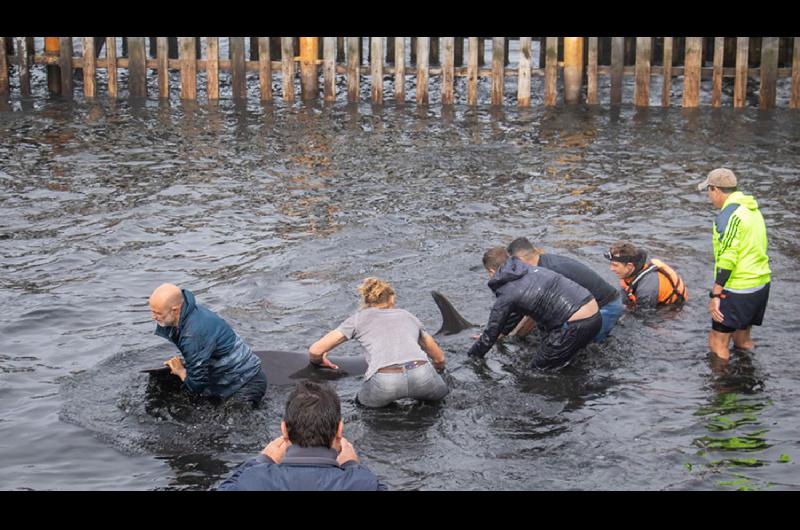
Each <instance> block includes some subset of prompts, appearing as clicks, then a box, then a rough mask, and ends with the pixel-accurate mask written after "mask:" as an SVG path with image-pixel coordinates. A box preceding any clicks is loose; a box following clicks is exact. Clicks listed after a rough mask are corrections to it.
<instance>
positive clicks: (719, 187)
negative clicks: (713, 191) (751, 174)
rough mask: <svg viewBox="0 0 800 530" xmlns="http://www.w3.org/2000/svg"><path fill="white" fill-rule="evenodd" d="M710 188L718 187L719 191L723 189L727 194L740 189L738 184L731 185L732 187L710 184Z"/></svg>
mask: <svg viewBox="0 0 800 530" xmlns="http://www.w3.org/2000/svg"><path fill="white" fill-rule="evenodd" d="M709 188H717V189H718V190H719V191H721V192H722V193H724V194H726V195H727V194H728V193H733V192H734V191H736V190H738V189H739V188H738V187H737V186H730V187H722V186H709Z"/></svg>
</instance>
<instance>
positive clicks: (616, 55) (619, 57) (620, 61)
mask: <svg viewBox="0 0 800 530" xmlns="http://www.w3.org/2000/svg"><path fill="white" fill-rule="evenodd" d="M624 68H625V37H611V104H612V105H621V104H622V74H623V71H624Z"/></svg>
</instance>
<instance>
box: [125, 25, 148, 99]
mask: <svg viewBox="0 0 800 530" xmlns="http://www.w3.org/2000/svg"><path fill="white" fill-rule="evenodd" d="M146 60H147V57H146V56H145V52H144V37H128V91H129V93H130V95H131V97H134V98H146V97H147V68H146V67H145V64H146V62H145V61H146Z"/></svg>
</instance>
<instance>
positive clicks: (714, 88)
mask: <svg viewBox="0 0 800 530" xmlns="http://www.w3.org/2000/svg"><path fill="white" fill-rule="evenodd" d="M724 62H725V37H714V73H713V75H712V81H711V106H712V107H720V106H721V105H722V67H723V65H724Z"/></svg>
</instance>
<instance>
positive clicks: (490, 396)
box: [0, 99, 800, 490]
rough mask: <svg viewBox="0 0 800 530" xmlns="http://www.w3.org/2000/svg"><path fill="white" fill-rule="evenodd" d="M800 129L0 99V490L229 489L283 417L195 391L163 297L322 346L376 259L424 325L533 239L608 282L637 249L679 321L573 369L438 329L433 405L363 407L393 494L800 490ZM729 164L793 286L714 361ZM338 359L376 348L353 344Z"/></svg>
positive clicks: (459, 303)
mask: <svg viewBox="0 0 800 530" xmlns="http://www.w3.org/2000/svg"><path fill="white" fill-rule="evenodd" d="M799 141H800V120H799V119H798V114H797V112H792V111H788V110H786V109H780V110H778V111H775V112H760V111H757V110H753V109H746V110H744V111H740V112H735V111H733V110H732V109H714V110H712V109H708V108H704V109H701V110H699V111H687V110H682V109H677V108H675V109H650V110H639V111H637V110H634V109H633V108H630V107H622V108H617V109H608V108H591V109H589V108H585V107H577V108H572V109H570V108H563V107H559V108H554V109H547V110H544V109H543V108H542V107H541V106H534V107H532V108H531V109H517V108H514V107H506V108H504V109H502V110H497V109H495V110H492V109H489V108H483V107H481V108H475V109H472V108H467V107H464V106H460V105H457V106H455V107H453V108H450V109H442V108H440V107H439V106H436V105H432V106H431V107H430V108H427V109H423V108H417V107H416V106H415V105H413V104H409V105H407V106H406V107H396V106H394V105H387V106H385V107H372V106H370V105H368V104H365V105H361V106H360V107H348V106H346V105H342V104H337V105H335V106H333V107H314V106H300V105H298V106H294V107H285V106H282V105H281V104H279V103H276V104H275V105H274V106H266V107H262V106H260V105H258V104H254V103H251V104H250V105H249V106H237V105H234V104H232V103H230V102H221V103H220V104H219V105H218V106H214V107H209V106H206V105H205V104H201V105H198V106H191V105H173V106H172V107H170V106H166V105H164V104H159V103H158V102H156V101H148V102H143V103H136V102H127V101H119V102H117V103H111V102H108V101H107V100H104V99H102V100H100V101H98V102H97V103H87V102H84V101H80V100H79V101H75V102H60V101H54V100H51V101H47V100H44V101H41V100H40V101H37V102H36V103H30V102H28V103H26V104H24V105H22V106H20V105H17V106H15V107H14V108H12V109H11V110H5V111H0V209H1V211H2V216H1V217H0V270H1V273H0V304H1V305H2V308H3V309H2V313H1V314H0V315H1V317H0V336H2V341H1V342H0V403H2V407H0V488H3V489H27V488H31V489H137V490H140V489H164V488H166V489H207V488H212V487H214V486H215V485H216V484H218V483H219V481H220V480H221V479H222V478H223V477H225V476H226V475H227V474H228V473H229V472H230V471H231V470H232V468H233V467H235V466H236V465H237V464H238V463H240V462H241V461H242V460H243V459H245V458H248V457H250V456H252V455H254V454H255V453H257V452H258V451H259V450H260V449H261V447H263V445H264V444H265V443H266V442H267V441H268V440H269V439H271V438H272V437H274V436H276V435H277V434H278V432H279V422H280V416H281V413H282V410H283V405H284V403H285V399H286V396H287V395H288V393H289V391H290V390H291V387H288V386H275V385H273V386H271V387H270V388H269V390H268V392H267V397H266V401H265V405H264V407H262V409H261V410H259V411H256V412H249V411H246V410H239V409H236V408H233V407H231V406H227V405H226V406H221V407H214V406H212V405H210V404H207V403H202V402H199V401H193V400H191V399H188V398H187V397H185V396H184V397H179V398H175V397H174V393H171V388H170V381H158V380H153V381H151V380H149V379H148V376H147V375H145V374H142V373H140V372H139V370H142V369H145V368H150V367H154V366H158V365H159V364H160V363H161V362H162V360H164V359H165V358H167V357H168V356H170V355H172V354H173V352H174V350H173V349H172V347H171V345H170V344H169V343H167V342H166V341H164V340H163V339H160V338H158V337H156V336H155V335H153V329H154V324H153V323H152V322H151V321H150V318H149V313H148V311H147V306H146V301H147V297H148V296H149V294H150V292H151V291H152V290H153V289H154V288H155V287H156V286H158V285H159V284H160V283H162V282H166V281H169V282H173V283H176V284H179V285H181V286H182V287H185V288H188V289H190V290H192V291H194V293H195V294H196V296H197V298H198V301H199V302H200V303H201V304H204V305H206V306H208V307H210V308H211V309H213V310H215V311H217V312H218V313H219V314H221V315H222V316H223V317H224V318H225V319H226V320H227V321H228V322H229V323H231V324H232V326H233V327H234V329H235V330H236V331H237V332H238V333H239V334H240V335H242V336H243V337H244V338H245V340H246V341H248V342H249V343H250V345H251V346H253V348H254V349H259V350H266V349H276V350H296V351H304V350H305V349H306V348H307V347H308V346H309V345H310V344H311V343H312V342H313V341H315V340H316V339H317V338H318V337H319V336H321V335H322V334H323V333H325V332H326V331H328V330H329V329H332V328H333V327H335V326H336V325H338V324H339V323H340V322H341V321H342V320H344V318H346V317H347V316H348V315H349V314H351V313H352V312H353V311H354V310H355V309H356V308H357V304H358V300H357V294H356V287H357V285H358V284H359V282H360V280H361V279H362V278H364V277H365V276H367V275H375V276H379V277H382V278H384V279H387V280H389V281H390V282H392V283H393V284H394V285H395V287H396V289H397V292H398V304H399V306H401V307H403V308H406V309H408V310H410V311H411V312H413V313H414V314H416V315H417V316H418V317H419V318H420V319H421V320H422V321H423V323H424V324H425V325H426V327H427V328H428V329H429V330H430V331H436V330H437V329H438V326H439V324H440V317H439V313H438V310H437V309H436V306H435V305H434V303H433V301H432V299H431V297H430V294H429V292H430V291H431V290H433V289H436V290H439V291H441V292H443V293H444V294H445V295H447V297H448V298H449V299H450V300H451V301H452V302H453V304H454V305H455V306H456V307H457V308H459V309H460V310H461V312H462V314H463V315H464V316H465V317H466V318H467V319H468V320H470V321H472V322H484V321H485V320H486V317H487V315H488V311H489V308H490V307H491V303H492V295H491V292H490V291H489V289H488V288H487V287H486V280H487V278H486V275H485V272H484V271H483V268H482V266H481V263H480V260H481V254H482V252H483V251H484V250H485V249H486V248H487V247H489V246H493V245H496V244H503V243H508V242H509V241H510V240H511V239H513V238H514V237H517V236H520V235H525V236H528V237H530V238H532V239H534V240H535V241H536V242H537V243H538V244H539V245H540V246H543V247H544V248H545V249H546V250H548V251H551V252H557V253H562V254H566V255H570V256H573V257H576V258H578V259H580V260H582V261H584V262H586V263H587V264H590V265H591V266H593V267H594V268H595V269H597V270H598V271H600V272H601V274H602V275H603V276H604V277H606V278H607V279H608V280H609V281H611V280H613V276H612V274H611V272H610V271H608V269H607V263H606V262H605V260H604V259H603V258H602V251H603V250H604V249H606V248H607V247H608V245H609V244H610V243H611V242H613V241H615V240H617V239H630V240H633V241H635V242H637V243H639V244H641V245H643V246H644V247H646V248H647V249H648V250H649V251H650V252H651V255H653V256H657V257H662V258H664V259H666V260H667V261H668V262H669V263H670V264H672V265H673V266H674V267H675V268H676V269H677V270H678V271H679V272H680V273H681V274H682V275H683V277H684V278H685V279H686V281H687V283H688V285H689V290H690V301H689V303H688V304H687V305H686V306H685V307H684V308H683V309H682V310H680V311H666V312H662V313H657V314H627V315H625V316H624V317H623V319H622V320H621V322H620V323H619V325H618V326H617V327H616V329H615V330H614V333H613V336H612V338H611V339H610V340H609V341H608V342H607V343H606V344H604V345H602V346H600V347H598V346H592V347H590V348H589V349H588V350H587V351H585V353H584V354H583V355H582V356H581V357H580V360H579V361H577V362H576V363H575V364H574V365H572V366H571V367H569V368H567V369H566V370H564V371H563V372H561V373H557V374H540V373H534V372H531V371H529V370H528V369H527V363H528V362H529V360H530V357H531V354H532V350H533V348H535V346H536V343H537V341H538V338H537V337H535V336H534V337H531V338H526V339H524V340H519V339H517V340H512V341H509V342H508V343H506V344H504V345H502V346H500V347H499V348H495V349H493V350H492V351H491V353H490V354H489V355H488V357H487V359H486V362H474V361H468V360H467V359H466V355H465V354H466V350H467V348H468V347H469V345H470V343H471V339H470V333H469V332H464V333H461V334H459V335H456V336H450V337H442V338H441V339H440V340H439V343H440V345H441V346H442V347H443V349H444V350H445V352H446V354H447V355H448V359H449V362H448V373H447V376H446V378H447V381H448V383H449V385H450V387H451V393H450V395H449V396H448V397H447V398H446V400H445V401H444V402H443V403H441V404H440V405H437V406H431V405H416V404H410V403H401V404H399V405H397V406H395V407H392V408H389V409H385V410H365V409H363V408H360V407H357V406H356V405H355V404H354V402H353V401H354V397H355V395H356V392H357V390H358V388H359V385H360V379H358V378H350V379H342V380H339V381H337V382H336V383H335V385H336V388H337V390H338V391H339V393H340V395H341V396H342V398H343V399H342V404H343V412H344V419H345V435H346V436H347V437H348V438H349V439H350V440H351V441H353V443H354V445H355V446H356V448H357V450H358V452H359V454H360V455H361V457H362V461H363V462H365V463H366V464H367V465H368V466H369V467H370V468H371V469H373V471H375V472H376V473H377V474H378V475H380V476H381V477H382V478H383V479H384V480H385V481H386V482H387V483H388V484H389V485H390V487H391V488H392V489H430V490H439V489H503V490H516V489H559V490H560V489H588V490H597V489H613V490H616V489H646V490H659V489H723V490H724V489H797V488H798V487H800V479H798V473H797V472H796V469H797V468H796V466H797V463H796V462H797V461H798V460H800V450H798V449H800V447H798V440H797V433H798V432H800V421H799V420H798V415H797V413H796V411H797V409H798V406H800V391H799V389H800V386H799V385H798V380H799V379H800V377H798V376H799V375H800V372H799V370H800V369H798V364H797V362H796V361H797V359H796V357H797V355H796V344H797V339H798V331H800V322H799V321H798V318H797V308H798V305H797V299H798V297H799V296H800V285H798V280H797V279H796V271H797V270H798V268H800V253H799V252H798V250H797V226H798V215H799V214H800V208H798V206H797V205H798V201H800V191H798V183H799V180H800V179H798V170H797V168H798V166H799V165H800V149H798V142H799ZM720 165H725V166H727V167H731V168H733V169H734V170H735V171H736V172H737V174H738V175H739V176H740V180H741V183H742V188H743V189H744V190H745V191H746V192H748V193H753V194H754V195H755V196H756V198H757V199H758V201H759V204H760V205H761V210H762V212H763V214H764V217H765V219H766V222H767V227H768V232H769V243H770V251H769V252H770V256H771V258H772V268H773V289H772V295H771V299H770V305H769V308H768V310H767V315H766V319H765V325H764V326H762V327H761V328H756V330H755V331H754V338H755V340H756V343H757V348H756V350H755V351H754V352H752V353H749V354H747V353H742V352H736V353H734V355H733V359H732V362H731V364H730V365H729V366H727V367H721V366H717V365H716V364H715V363H713V362H712V361H711V360H710V359H709V357H708V354H707V347H706V335H707V329H708V327H709V318H708V314H707V311H706V302H707V298H706V297H705V292H706V290H707V288H708V287H709V284H710V282H711V266H712V255H711V241H710V237H711V227H710V224H711V221H712V219H713V215H714V214H713V211H712V207H711V206H710V204H708V203H707V201H706V198H705V195H704V194H701V193H698V192H697V191H695V189H694V184H695V183H696V182H699V181H700V180H702V178H704V176H705V174H706V173H707V172H708V171H709V170H710V169H712V168H713V167H716V166H720ZM339 350H341V353H343V354H358V353H360V349H359V346H358V344H355V343H346V344H345V345H343V346H342V347H340V348H339Z"/></svg>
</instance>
